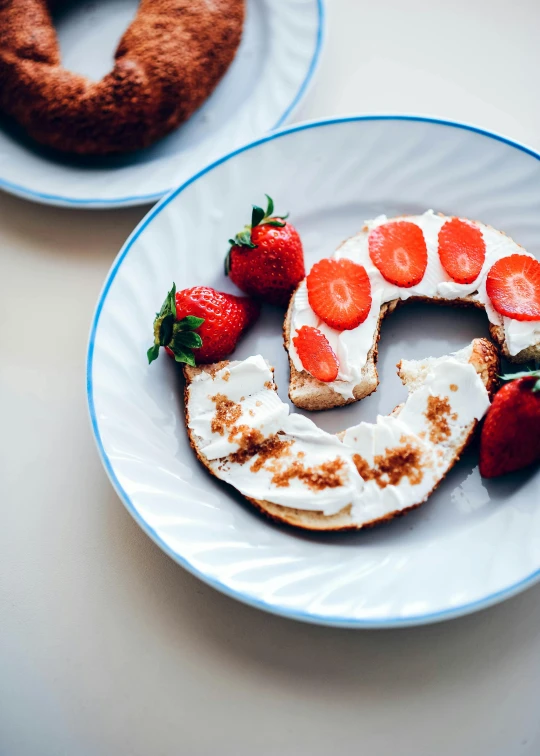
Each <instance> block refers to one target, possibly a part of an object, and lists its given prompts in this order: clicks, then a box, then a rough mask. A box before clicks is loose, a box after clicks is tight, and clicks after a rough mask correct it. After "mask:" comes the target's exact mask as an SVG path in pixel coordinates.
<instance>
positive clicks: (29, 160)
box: [0, 0, 324, 208]
mask: <svg viewBox="0 0 540 756" xmlns="http://www.w3.org/2000/svg"><path fill="white" fill-rule="evenodd" d="M137 4H138V3H137V2H136V0H109V1H108V2H107V3H97V4H96V3H95V2H93V1H92V2H91V1H90V0H81V1H80V2H78V3H75V4H74V5H73V4H70V5H69V6H68V7H67V8H66V9H65V10H63V11H62V14H61V15H59V16H58V17H56V16H55V18H54V21H55V26H56V28H57V31H58V38H59V41H60V47H61V50H62V56H63V61H64V65H65V66H66V68H69V69H71V70H74V71H77V72H80V73H82V74H86V75H88V76H91V77H92V78H95V79H100V78H101V77H102V76H103V75H104V74H105V73H106V72H107V71H108V70H110V68H111V66H112V54H113V52H114V50H115V48H116V45H117V43H118V40H119V39H120V37H121V36H122V34H123V32H124V31H125V29H126V27H127V26H128V25H129V23H130V22H131V20H132V18H133V16H134V15H135V12H136V9H137ZM323 16H324V13H323V0H246V22H245V26H244V33H243V37H242V42H241V44H240V48H239V50H238V53H237V55H236V58H235V59H234V61H233V63H232V65H231V67H230V68H229V70H228V71H227V73H226V75H225V77H224V78H223V80H222V81H221V83H220V84H219V85H218V87H217V89H216V90H215V92H214V93H213V94H212V95H211V96H210V97H209V98H208V100H207V101H206V103H205V104H204V105H203V106H202V107H201V108H200V109H199V110H198V111H197V112H196V113H195V114H194V115H193V116H192V117H191V118H190V119H189V121H188V122H187V123H186V124H184V125H183V126H181V127H180V128H178V129H177V130H176V131H174V132H173V133H172V134H170V135H169V136H167V137H165V138H164V139H162V140H160V141H159V142H157V143H156V144H155V145H153V146H152V147H149V148H147V149H145V150H141V151H140V152H137V153H133V154H130V155H122V156H118V157H116V156H115V157H108V158H95V157H89V158H86V157H77V156H63V155H59V154H58V153H56V152H53V151H52V150H48V149H46V148H43V147H41V146H40V145H37V144H36V143H35V142H33V141H32V140H31V139H29V138H28V137H26V135H25V134H23V132H22V130H20V129H19V128H18V127H17V126H14V125H13V123H12V122H8V121H7V120H6V119H3V120H1V121H0V188H1V189H3V190H5V191H6V192H10V193H11V194H16V195H19V196H21V197H25V198H26V199H29V200H32V201H34V202H41V203H45V204H49V205H60V206H68V207H86V208H104V207H122V206H124V207H125V206H130V205H142V204H146V203H148V202H154V201H155V200H157V199H159V198H160V197H162V196H163V195H164V194H166V193H167V192H168V191H169V190H170V189H171V188H172V187H173V186H177V185H178V184H179V183H180V182H182V181H184V180H185V179H186V178H188V177H189V176H191V175H193V174H194V173H195V172H196V171H198V170H199V169H200V168H202V167H203V166H204V165H206V164H207V163H209V162H211V161H212V160H214V159H215V158H217V157H219V156H220V155H222V154H224V153H226V152H229V151H230V150H232V149H234V148H235V147H238V146H239V145H240V144H242V143H244V142H248V141H250V140H253V139H254V138H256V137H258V136H261V135H262V134H264V133H266V132H267V131H269V130H271V129H275V128H277V127H278V126H280V125H282V124H283V123H285V122H286V121H287V119H288V118H289V117H290V116H291V114H292V112H293V110H294V109H295V108H296V107H297V105H298V104H299V102H300V101H301V99H302V97H303V96H304V94H305V93H306V90H307V87H308V84H309V82H310V81H311V79H312V77H313V74H314V72H315V68H316V66H317V62H318V60H319V56H320V51H321V45H322V35H323ZM104 50H107V51H108V52H109V57H107V56H106V55H104V52H103V51H104Z"/></svg>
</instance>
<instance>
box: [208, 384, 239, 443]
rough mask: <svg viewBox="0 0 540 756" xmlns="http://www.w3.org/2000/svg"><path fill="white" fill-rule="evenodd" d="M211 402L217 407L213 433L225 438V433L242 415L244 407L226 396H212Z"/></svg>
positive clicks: (213, 421)
mask: <svg viewBox="0 0 540 756" xmlns="http://www.w3.org/2000/svg"><path fill="white" fill-rule="evenodd" d="M210 400H211V401H212V402H214V404H215V405H216V414H215V415H214V417H213V418H212V422H211V423H210V428H211V430H212V433H218V434H219V435H220V436H224V435H225V431H226V430H228V429H229V428H230V427H231V426H232V425H233V423H235V422H236V421H237V420H238V418H239V417H240V415H241V414H242V407H241V406H240V405H239V404H236V402H233V401H232V400H231V399H229V398H228V397H226V396H225V394H216V395H215V396H211V397H210Z"/></svg>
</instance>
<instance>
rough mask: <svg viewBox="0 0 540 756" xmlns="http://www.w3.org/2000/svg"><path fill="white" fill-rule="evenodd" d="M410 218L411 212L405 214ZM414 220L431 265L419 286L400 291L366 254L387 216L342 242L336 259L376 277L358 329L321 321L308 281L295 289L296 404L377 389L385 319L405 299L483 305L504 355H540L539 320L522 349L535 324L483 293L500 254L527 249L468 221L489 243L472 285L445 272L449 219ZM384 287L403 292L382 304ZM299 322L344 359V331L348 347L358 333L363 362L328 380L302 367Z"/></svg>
mask: <svg viewBox="0 0 540 756" xmlns="http://www.w3.org/2000/svg"><path fill="white" fill-rule="evenodd" d="M407 218H409V217H408V216H407ZM410 219H411V220H414V222H415V223H417V224H418V225H420V226H421V227H422V229H423V231H424V234H425V238H426V243H427V249H428V255H429V258H428V259H429V262H428V268H427V270H426V274H425V277H424V280H423V281H422V282H421V284H420V285H418V286H416V287H413V288H411V289H401V290H399V287H395V286H391V285H390V286H389V285H388V284H386V283H384V282H383V279H382V276H381V275H380V273H379V272H378V271H377V270H376V268H375V266H374V265H373V264H371V263H370V261H369V258H367V257H366V255H367V237H368V235H369V231H370V230H371V228H372V227H374V226H375V225H377V224H382V223H384V222H386V219H385V218H384V216H381V218H380V219H376V220H375V221H371V222H368V224H367V225H366V226H365V227H364V228H363V229H362V231H361V232H360V233H359V234H356V236H354V237H352V238H351V239H348V240H347V241H345V242H343V244H341V245H340V246H339V247H338V249H337V251H336V253H335V256H336V257H337V258H340V257H348V258H350V259H353V260H355V261H356V262H359V263H360V264H362V265H364V266H365V267H366V270H368V273H369V276H370V279H371V281H372V293H373V295H374V296H373V302H372V307H371V311H370V314H369V316H368V318H367V319H366V321H365V322H364V323H362V324H361V325H360V326H359V327H358V328H356V329H354V331H349V332H342V333H340V332H338V331H334V330H333V329H331V328H329V327H328V326H325V325H324V324H322V325H321V321H320V319H319V318H318V317H317V316H316V315H315V313H314V312H313V311H312V310H311V309H310V307H309V302H308V296H307V288H306V281H305V280H304V281H303V282H302V283H301V284H300V285H299V286H298V288H297V290H296V292H295V293H294V294H293V296H292V297H291V301H290V303H289V307H288V310H287V314H286V317H285V321H284V325H283V338H284V346H285V349H286V350H287V352H288V355H289V364H290V384H289V396H290V399H291V401H292V402H293V403H294V404H295V405H296V406H297V407H301V408H303V409H307V410H324V409H330V408H332V407H338V406H342V405H345V404H350V403H351V402H355V401H358V400H360V399H363V398H364V397H366V396H368V395H369V394H371V393H372V392H373V391H375V389H376V388H377V385H378V382H379V381H378V375H377V368H376V363H377V354H378V341H379V338H380V330H381V324H382V321H383V319H384V318H385V317H386V316H387V315H389V314H390V313H391V312H393V311H394V310H395V309H396V308H397V307H398V306H401V305H402V304H405V302H407V301H410V302H432V303H435V304H442V305H450V306H454V307H476V308H480V309H485V310H486V311H487V314H488V317H489V319H490V323H489V329H490V334H491V337H492V338H493V340H494V341H495V343H496V344H497V346H498V347H499V349H500V350H501V352H502V354H503V355H504V356H505V357H507V358H508V359H509V360H511V361H513V362H526V361H528V360H534V359H539V358H540V323H538V324H537V332H536V333H533V334H532V336H531V337H530V338H531V340H532V341H533V342H534V341H535V340H537V343H532V344H530V345H528V346H525V347H524V348H521V346H522V344H521V342H523V335H522V332H523V330H524V329H529V330H530V329H533V328H535V324H534V323H532V324H531V323H526V322H519V321H516V320H511V319H510V318H503V317H501V316H499V315H498V314H497V313H496V312H495V310H494V309H493V307H491V304H490V302H489V300H488V298H487V294H486V292H485V279H486V276H487V273H488V271H489V269H490V268H491V265H492V264H493V263H494V262H495V261H496V260H497V259H500V257H502V256H506V255H509V254H514V253H517V254H528V253H526V252H525V250H524V249H523V248H522V247H520V246H519V245H518V244H516V243H515V242H514V241H512V239H510V238H509V237H508V236H506V235H505V234H503V233H502V232H499V231H496V230H495V229H493V228H491V227H489V226H486V225H485V224H482V223H478V222H476V221H468V222H469V223H471V224H474V225H476V227H477V228H479V229H480V230H481V232H482V234H483V237H484V239H485V244H486V261H485V264H484V266H483V269H482V272H481V273H480V275H479V276H478V279H477V280H476V281H475V282H474V283H473V284H470V285H465V284H456V283H454V282H452V280H451V279H450V278H449V276H448V275H447V274H445V272H444V270H443V268H442V267H441V265H440V262H439V259H438V254H437V233H438V230H439V229H440V227H441V225H442V223H443V222H444V221H446V220H448V218H447V217H446V216H442V215H436V214H434V213H432V212H431V211H428V213H424V215H422V216H414V217H412V216H411V217H410ZM391 220H395V219H391ZM381 286H385V287H386V290H385V291H390V292H391V293H393V294H394V295H399V297H396V296H394V298H391V299H389V300H388V301H383V302H382V303H381V292H380V287H381ZM376 287H379V290H378V291H377V290H376ZM436 290H438V291H439V292H440V293H437V294H434V293H433V292H434V291H436ZM383 299H384V297H383ZM301 325H310V326H313V327H318V328H321V329H322V330H323V331H324V333H325V335H326V336H327V338H329V340H330V343H331V345H332V347H333V349H334V351H335V352H336V354H337V355H338V359H340V362H341V357H342V355H341V354H340V353H339V352H340V347H341V340H342V338H343V335H344V334H347V340H348V341H347V345H348V347H347V348H350V345H351V343H352V342H351V338H355V339H356V338H357V339H358V342H359V343H362V344H363V345H364V351H362V352H361V355H362V357H361V359H360V362H359V364H358V365H355V367H354V369H353V370H352V371H351V370H349V373H348V374H347V369H345V370H342V369H341V367H340V374H339V375H338V379H337V380H336V381H333V382H331V383H324V382H322V381H319V380H317V379H316V378H314V377H313V376H312V375H311V374H310V373H308V372H307V371H306V370H304V369H303V367H302V363H301V361H300V360H299V357H298V355H297V353H296V350H295V348H294V345H293V342H292V339H293V337H294V335H295V333H296V329H297V327H299V326H301ZM349 334H350V335H349ZM509 337H510V338H512V339H513V341H512V342H510V341H509ZM516 344H518V347H516ZM345 378H347V379H348V380H346V379H345Z"/></svg>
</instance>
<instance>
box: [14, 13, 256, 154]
mask: <svg viewBox="0 0 540 756" xmlns="http://www.w3.org/2000/svg"><path fill="white" fill-rule="evenodd" d="M243 22H244V0H212V2H211V3H209V2H207V0H141V2H140V5H139V9H138V11H137V15H136V17H135V19H134V21H133V22H132V23H131V24H130V26H129V27H128V29H127V30H126V32H125V33H124V35H123V37H122V39H121V40H120V43H119V45H118V48H117V50H116V53H115V56H114V58H115V60H114V67H113V70H112V71H111V72H110V73H109V74H107V75H106V76H105V77H104V78H103V79H101V81H98V82H94V81H90V80H89V79H88V78H86V77H85V76H81V75H79V74H76V73H72V72H70V71H68V70H66V69H65V68H63V66H62V63H61V58H60V48H59V45H58V40H57V37H56V32H55V30H54V27H53V24H52V20H51V16H50V13H49V8H48V3H47V2H46V0H0V36H1V43H0V110H1V111H3V112H4V113H6V114H8V115H10V116H12V117H13V118H14V119H15V120H17V121H18V122H19V123H20V125H21V126H22V127H23V128H24V129H25V130H26V131H27V132H28V134H29V135H30V136H31V137H32V138H34V139H35V140H36V141H38V142H40V143H42V144H45V145H47V146H49V147H53V148H54V149H57V150H61V151H63V152H72V153H78V154H82V155H106V154H110V153H121V152H130V151H133V150H137V149H140V148H142V147H147V146H148V145H150V144H152V143H153V142H155V141H156V140H157V139H160V138H161V137H163V136H165V135H166V134H167V133H169V132H170V131H172V130H173V129H175V128H176V127H177V126H178V125H179V124H180V123H182V122H183V121H185V120H187V119H188V118H189V117H190V116H191V115H192V113H193V112H194V111H195V110H196V109H197V108H198V107H199V106H200V105H202V103H203V102H204V101H205V100H206V99H207V97H208V96H209V95H210V93H211V92H212V91H213V89H214V88H215V86H216V85H217V83H218V82H219V80H220V79H221V77H222V76H223V74H224V73H225V71H226V70H227V68H228V67H229V65H230V64H231V62H232V60H233V58H234V56H235V54H236V51H237V48H238V45H239V44H240V39H241V35H242V27H243Z"/></svg>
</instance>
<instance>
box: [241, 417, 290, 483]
mask: <svg viewBox="0 0 540 756" xmlns="http://www.w3.org/2000/svg"><path fill="white" fill-rule="evenodd" d="M236 430H237V432H240V433H241V434H242V435H241V438H240V440H239V441H238V439H237V443H239V446H240V448H239V449H238V451H236V452H234V453H233V454H230V455H229V460H230V461H231V462H235V463H236V464H238V465H243V464H245V463H246V462H247V461H248V460H250V459H252V457H255V456H256V455H258V457H257V459H256V460H255V462H254V463H253V465H252V466H251V468H250V469H251V470H252V471H253V472H257V471H258V470H260V469H261V467H263V466H264V464H265V463H266V462H267V461H268V460H269V459H279V458H280V457H281V456H283V455H284V454H288V453H289V452H288V449H289V447H290V446H292V444H293V441H284V440H283V439H281V438H280V437H279V436H278V435H277V434H275V435H273V436H270V437H269V438H266V439H265V438H264V436H263V434H262V433H261V432H260V431H258V430H255V429H254V428H249V426H247V425H241V426H239V427H238V428H237V429H236Z"/></svg>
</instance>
